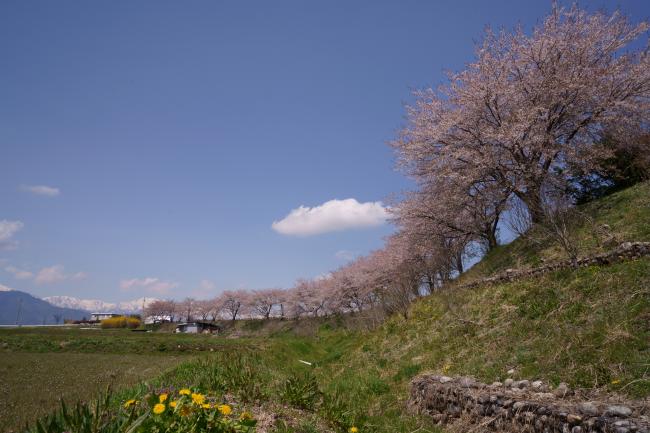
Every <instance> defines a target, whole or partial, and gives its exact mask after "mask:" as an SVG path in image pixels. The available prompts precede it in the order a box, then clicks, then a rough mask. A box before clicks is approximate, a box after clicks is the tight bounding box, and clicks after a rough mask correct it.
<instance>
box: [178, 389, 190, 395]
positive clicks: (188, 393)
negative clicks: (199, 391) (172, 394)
mask: <svg viewBox="0 0 650 433" xmlns="http://www.w3.org/2000/svg"><path fill="white" fill-rule="evenodd" d="M178 393H179V394H180V395H190V394H191V393H192V391H190V390H189V389H187V388H183V389H181V390H180V391H178Z"/></svg>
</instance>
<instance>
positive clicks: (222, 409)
mask: <svg viewBox="0 0 650 433" xmlns="http://www.w3.org/2000/svg"><path fill="white" fill-rule="evenodd" d="M217 409H219V412H221V415H230V413H231V412H232V408H231V407H230V406H228V405H227V404H221V405H219V406H218V407H217Z"/></svg>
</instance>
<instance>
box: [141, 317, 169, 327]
mask: <svg viewBox="0 0 650 433" xmlns="http://www.w3.org/2000/svg"><path fill="white" fill-rule="evenodd" d="M171 321H172V316H169V315H159V316H147V317H145V318H144V324H145V325H154V324H156V323H169V322H171Z"/></svg>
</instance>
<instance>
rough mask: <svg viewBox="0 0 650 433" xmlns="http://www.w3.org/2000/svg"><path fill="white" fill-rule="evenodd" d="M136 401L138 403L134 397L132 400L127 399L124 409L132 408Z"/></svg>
mask: <svg viewBox="0 0 650 433" xmlns="http://www.w3.org/2000/svg"><path fill="white" fill-rule="evenodd" d="M136 403H137V401H135V399H133V398H132V399H131V400H127V401H125V402H124V409H128V408H130V407H131V406H133V405H134V404H136Z"/></svg>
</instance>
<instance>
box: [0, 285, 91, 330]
mask: <svg viewBox="0 0 650 433" xmlns="http://www.w3.org/2000/svg"><path fill="white" fill-rule="evenodd" d="M84 317H86V318H87V317H89V314H88V312H87V311H84V310H79V309H73V308H61V307H57V306H54V305H52V304H50V303H49V302H46V301H44V300H42V299H38V298H35V297H34V296H32V295H30V294H29V293H25V292H21V291H18V290H11V289H8V288H7V287H5V286H0V325H15V324H19V325H53V324H57V323H63V321H64V320H65V319H72V320H80V319H82V318H84Z"/></svg>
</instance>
